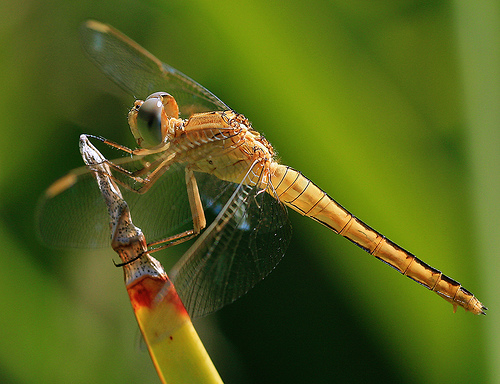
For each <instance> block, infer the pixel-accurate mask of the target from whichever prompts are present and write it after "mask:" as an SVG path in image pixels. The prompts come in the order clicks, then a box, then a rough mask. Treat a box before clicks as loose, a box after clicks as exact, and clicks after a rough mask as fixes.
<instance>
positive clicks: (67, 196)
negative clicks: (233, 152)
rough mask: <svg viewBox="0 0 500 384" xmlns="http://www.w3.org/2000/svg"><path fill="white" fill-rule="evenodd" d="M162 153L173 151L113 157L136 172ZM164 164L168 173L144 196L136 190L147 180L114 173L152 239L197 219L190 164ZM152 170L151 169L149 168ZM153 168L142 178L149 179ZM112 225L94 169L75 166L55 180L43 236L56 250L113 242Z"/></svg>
mask: <svg viewBox="0 0 500 384" xmlns="http://www.w3.org/2000/svg"><path fill="white" fill-rule="evenodd" d="M153 156H154V157H156V158H154V157H153ZM159 156H168V153H166V154H165V153H162V154H155V155H149V156H146V157H144V156H134V157H122V158H119V159H116V160H113V163H115V164H119V165H120V167H122V168H124V169H126V170H128V171H130V172H133V171H136V170H137V169H141V168H143V167H144V163H148V162H149V163H154V162H155V161H156V160H158V159H159V160H161V158H160V157H159ZM164 168H165V169H166V171H165V173H164V174H162V175H161V177H160V178H159V179H158V180H157V181H156V182H155V183H154V185H152V187H151V188H150V189H149V190H148V192H147V193H145V194H139V193H136V192H133V190H136V189H138V188H139V187H140V186H142V184H139V183H137V182H136V181H134V179H132V178H130V177H127V176H125V175H124V174H123V173H120V172H117V171H116V170H112V171H111V172H112V174H113V176H114V177H115V178H117V179H118V180H120V181H121V182H122V183H124V184H126V185H127V186H128V188H123V187H120V190H121V191H122V194H123V197H124V199H125V201H126V202H127V203H128V205H129V207H130V210H131V212H132V217H133V219H134V223H135V224H136V225H137V226H139V228H141V229H142V230H143V231H144V233H146V234H147V235H148V240H149V241H154V240H157V239H161V238H165V237H168V236H170V235H174V234H176V233H178V232H179V231H180V228H181V227H182V226H184V225H189V223H190V222H191V221H192V220H191V212H190V208H189V202H188V197H187V190H186V182H185V174H184V172H185V171H184V168H185V165H184V164H178V163H176V162H175V159H174V160H173V161H172V163H171V164H166V165H165V167H164ZM153 170H154V169H153V168H151V170H150V172H152V171H153ZM150 172H145V173H144V174H143V175H142V176H143V177H147V176H149V174H150ZM129 189H130V190H129ZM131 190H132V191H131ZM108 223H109V216H108V213H107V207H106V204H105V203H104V199H103V198H102V195H101V193H100V191H99V189H98V187H97V184H96V180H95V178H94V176H93V172H92V171H91V169H90V168H89V167H81V168H78V169H75V170H73V171H71V172H70V173H69V174H67V175H66V176H64V177H63V178H61V179H60V180H58V181H56V182H55V183H54V184H53V185H52V186H51V187H50V188H49V189H48V190H47V192H46V193H45V195H44V196H43V197H42V198H41V200H40V202H39V204H38V209H37V229H38V234H39V236H40V238H41V239H42V241H43V242H44V243H45V244H46V245H48V246H51V247H53V248H87V247H105V246H109V245H110V241H111V234H110V228H109V224H108ZM191 227H192V224H191Z"/></svg>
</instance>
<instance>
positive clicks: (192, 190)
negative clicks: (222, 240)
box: [148, 167, 207, 252]
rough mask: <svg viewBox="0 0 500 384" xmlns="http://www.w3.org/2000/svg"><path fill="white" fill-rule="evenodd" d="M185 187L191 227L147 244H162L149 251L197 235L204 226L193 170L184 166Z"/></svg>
mask: <svg viewBox="0 0 500 384" xmlns="http://www.w3.org/2000/svg"><path fill="white" fill-rule="evenodd" d="M186 187H187V193H188V199H189V207H190V208H191V215H192V217H193V229H190V230H187V231H184V232H182V233H178V234H177V235H173V236H169V237H167V238H165V239H161V240H158V241H155V242H153V243H150V244H148V248H149V247H154V246H156V245H159V244H163V245H161V246H160V247H157V248H153V249H151V250H150V251H149V252H156V251H159V250H162V249H165V248H168V247H171V246H172V245H177V244H180V243H183V242H185V241H188V240H190V239H192V238H194V237H196V236H198V235H199V234H200V232H201V230H202V229H204V228H205V227H206V225H207V220H206V218H205V212H204V211H203V205H202V203H201V198H200V193H199V191H198V184H197V182H196V178H195V176H194V173H193V171H192V170H191V168H189V167H186Z"/></svg>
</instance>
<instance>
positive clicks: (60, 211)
mask: <svg viewBox="0 0 500 384" xmlns="http://www.w3.org/2000/svg"><path fill="white" fill-rule="evenodd" d="M108 223H109V217H108V211H107V208H106V204H105V203H104V199H103V198H102V196H101V193H100V191H99V189H98V188H97V184H96V180H95V178H94V177H93V175H92V173H90V172H89V170H88V169H87V168H86V167H82V168H77V169H75V170H73V171H71V172H70V173H68V174H67V175H66V176H64V177H63V178H61V179H59V180H58V181H56V182H55V183H54V184H52V186H51V187H50V188H49V189H48V190H47V191H46V192H45V194H44V195H43V196H42V197H41V199H40V201H39V203H38V209H37V215H36V225H37V232H38V235H39V237H40V239H41V240H42V242H43V243H45V245H48V246H50V247H52V248H83V247H103V246H109V245H110V242H111V239H110V229H109V224H108Z"/></svg>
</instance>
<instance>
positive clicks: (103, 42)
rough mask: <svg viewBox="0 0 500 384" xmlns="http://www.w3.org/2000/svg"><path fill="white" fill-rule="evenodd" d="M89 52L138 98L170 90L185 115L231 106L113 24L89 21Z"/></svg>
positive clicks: (84, 34) (85, 37) (85, 36)
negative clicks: (158, 57)
mask: <svg viewBox="0 0 500 384" xmlns="http://www.w3.org/2000/svg"><path fill="white" fill-rule="evenodd" d="M81 39H82V44H83V47H84V49H85V51H86V52H87V53H88V55H89V56H90V58H91V59H92V61H93V62H94V63H95V64H96V65H97V66H98V67H99V69H100V70H101V71H102V72H104V74H106V76H108V77H109V78H110V79H111V80H113V81H114V82H115V83H117V84H118V85H119V86H120V87H122V88H123V89H124V90H125V91H127V92H128V93H129V94H131V95H133V96H134V97H136V98H142V99H144V98H146V97H147V96H149V95H150V94H152V93H154V92H160V91H162V92H168V93H170V94H171V95H172V96H174V98H175V99H176V101H177V104H178V105H179V109H180V111H181V113H182V114H184V115H185V116H184V117H189V116H190V115H191V114H193V113H196V112H209V111H217V110H228V109H230V108H229V107H228V106H227V105H226V104H224V103H223V102H222V101H221V100H220V99H219V98H218V97H217V96H215V95H214V94H213V93H212V92H210V91H209V90H207V89H206V88H205V87H203V86H201V85H200V84H198V83H197V82H196V81H194V80H192V79H190V78H189V77H187V76H186V75H184V74H183V73H181V72H179V71H178V70H176V69H175V68H173V67H171V66H169V65H167V64H165V63H162V62H161V61H160V60H159V59H157V58H156V57H155V56H154V55H153V54H151V53H150V52H148V51H146V50H145V49H144V48H142V47H141V46H140V45H139V44H137V43H136V42H135V41H133V40H131V39H129V38H128V37H127V36H125V35H123V34H122V33H121V32H119V31H117V30H116V29H114V28H113V27H111V26H109V25H106V24H102V23H99V22H97V21H93V20H89V21H87V22H86V23H84V24H83V26H82V28H81Z"/></svg>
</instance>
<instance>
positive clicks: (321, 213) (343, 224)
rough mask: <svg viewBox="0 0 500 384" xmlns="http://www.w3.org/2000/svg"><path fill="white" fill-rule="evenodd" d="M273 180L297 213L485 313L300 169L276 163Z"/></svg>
mask: <svg viewBox="0 0 500 384" xmlns="http://www.w3.org/2000/svg"><path fill="white" fill-rule="evenodd" d="M272 184H273V186H274V189H275V191H276V194H277V195H278V197H279V199H280V200H281V201H282V202H283V203H285V204H286V205H288V206H289V207H291V208H293V209H294V210H296V211H297V212H299V213H300V214H302V215H304V216H308V217H310V218H312V219H314V220H316V221H318V222H320V223H321V224H323V225H325V226H326V227H328V228H330V229H331V230H333V231H334V232H336V233H338V234H340V235H342V236H344V237H345V238H347V239H348V240H350V241H351V242H353V243H354V244H356V245H358V246H359V247H361V248H362V249H364V250H365V251H366V252H368V253H370V254H371V255H373V256H375V257H376V258H378V259H380V260H382V261H383V262H385V263H386V264H388V265H390V266H391V267H393V268H394V269H396V270H397V271H399V272H400V273H402V274H403V275H406V276H408V277H409V278H411V279H412V280H414V281H416V282H417V283H419V284H421V285H423V286H424V287H426V288H428V289H430V290H432V291H434V292H436V293H437V294H438V295H439V296H441V297H442V298H444V299H445V300H447V301H449V302H451V303H452V304H453V306H454V307H455V308H456V307H457V305H460V306H461V307H463V308H465V310H467V311H471V312H473V313H475V314H485V312H484V311H485V310H486V307H484V306H483V305H482V304H481V302H480V301H479V300H478V299H477V298H476V297H475V296H474V295H473V294H472V293H470V292H469V291H468V290H466V289H465V288H463V287H462V286H461V284H460V283H459V282H457V281H455V280H453V279H451V278H449V277H448V276H446V275H444V274H442V273H441V272H440V271H439V270H437V269H435V268H433V267H431V266H430V265H428V264H426V263H424V262H423V261H422V260H420V259H418V258H417V257H416V256H414V255H413V254H411V253H410V252H408V251H406V250H405V249H403V248H401V247H400V246H398V245H397V244H395V243H394V242H392V241H391V240H389V239H387V238H386V237H385V236H383V235H382V234H380V233H379V232H377V231H375V230H374V229H373V228H371V227H370V226H368V225H367V224H365V223H363V222H362V221H361V220H359V219H358V218H357V217H355V216H353V215H352V214H351V213H350V212H349V211H347V210H346V209H345V208H344V207H342V206H341V205H340V204H339V203H337V202H336V201H335V200H333V199H332V198H331V197H330V196H328V194H327V193H326V192H324V191H323V190H322V189H321V188H319V187H318V186H317V185H316V184H314V183H313V182H312V181H311V180H309V179H308V178H306V177H305V176H304V175H302V174H301V173H300V172H298V171H296V170H294V169H293V168H290V167H287V166H284V165H277V166H276V167H275V170H274V173H273V175H272Z"/></svg>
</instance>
